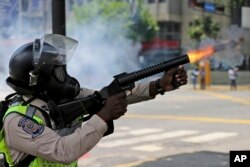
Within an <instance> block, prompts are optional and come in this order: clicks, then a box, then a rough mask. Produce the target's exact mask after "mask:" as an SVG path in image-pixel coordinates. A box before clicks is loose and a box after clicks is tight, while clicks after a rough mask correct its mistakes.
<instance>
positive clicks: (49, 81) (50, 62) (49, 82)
mask: <svg viewBox="0 0 250 167" xmlns="http://www.w3.org/2000/svg"><path fill="white" fill-rule="evenodd" d="M76 46H77V41H76V40H74V39H72V38H68V37H65V36H63V35H58V34H48V35H45V36H44V37H43V38H42V39H36V40H35V41H34V43H33V58H34V59H33V65H34V69H33V70H32V71H30V72H29V75H30V80H29V85H30V86H34V85H36V84H37V83H38V82H39V80H40V79H41V78H42V80H43V82H44V85H43V86H44V87H45V91H47V94H48V95H49V96H50V98H52V99H53V100H57V101H60V100H66V99H73V98H74V97H76V96H77V95H78V93H79V91H80V84H79V82H78V81H77V80H76V79H75V78H73V77H71V76H70V75H68V73H67V70H66V64H67V62H68V61H69V59H70V57H71V56H72V55H73V52H74V50H75V48H76Z"/></svg>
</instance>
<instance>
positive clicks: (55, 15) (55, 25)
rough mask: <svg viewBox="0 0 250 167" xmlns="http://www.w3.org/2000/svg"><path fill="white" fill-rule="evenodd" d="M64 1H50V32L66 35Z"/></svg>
mask: <svg viewBox="0 0 250 167" xmlns="http://www.w3.org/2000/svg"><path fill="white" fill-rule="evenodd" d="M65 13H66V12H65V0H52V32H53V34H61V35H66V14H65Z"/></svg>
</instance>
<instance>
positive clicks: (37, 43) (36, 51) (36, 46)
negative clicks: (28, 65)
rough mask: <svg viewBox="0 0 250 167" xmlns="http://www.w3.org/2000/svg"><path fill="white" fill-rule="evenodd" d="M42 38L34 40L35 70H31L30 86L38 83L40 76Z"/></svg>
mask: <svg viewBox="0 0 250 167" xmlns="http://www.w3.org/2000/svg"><path fill="white" fill-rule="evenodd" d="M42 42H43V41H42V40H41V39H35V41H34V42H33V62H34V70H33V71H30V72H29V75H30V79H29V86H35V85H37V80H38V76H39V59H40V56H41V53H42Z"/></svg>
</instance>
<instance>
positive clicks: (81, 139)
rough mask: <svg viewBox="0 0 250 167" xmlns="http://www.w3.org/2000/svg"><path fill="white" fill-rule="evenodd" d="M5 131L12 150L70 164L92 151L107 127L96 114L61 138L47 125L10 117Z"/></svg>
mask: <svg viewBox="0 0 250 167" xmlns="http://www.w3.org/2000/svg"><path fill="white" fill-rule="evenodd" d="M4 128H5V135H6V141H7V145H8V146H9V148H11V149H13V150H19V151H21V152H24V153H27V154H30V155H34V156H39V157H41V158H44V159H46V160H49V161H53V162H59V163H64V164H68V163H71V162H73V161H75V160H77V159H78V158H80V157H81V156H82V155H83V154H85V153H86V152H88V151H89V150H91V149H92V148H93V147H94V146H95V145H96V144H97V143H98V142H99V140H100V139H101V138H102V136H103V134H104V133H105V132H106V130H107V125H106V123H105V122H104V121H103V120H102V119H101V118H99V117H98V116H96V115H94V116H93V117H92V118H90V119H89V120H88V121H87V122H86V123H85V124H84V125H83V126H82V127H81V128H78V129H76V130H75V132H74V133H72V134H71V135H68V136H64V137H61V136H59V135H58V134H57V133H55V132H54V131H53V130H51V129H49V128H48V127H46V126H42V125H38V124H36V123H34V122H33V121H30V120H27V119H25V118H24V117H22V116H20V115H18V114H10V115H9V116H7V117H6V119H5V123H4ZM14 162H15V159H14Z"/></svg>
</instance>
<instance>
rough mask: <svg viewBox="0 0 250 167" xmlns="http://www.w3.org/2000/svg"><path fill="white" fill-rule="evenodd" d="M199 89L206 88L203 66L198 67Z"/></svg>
mask: <svg viewBox="0 0 250 167" xmlns="http://www.w3.org/2000/svg"><path fill="white" fill-rule="evenodd" d="M199 74H200V89H202V90H204V89H205V88H206V79H205V77H206V73H205V68H204V67H201V69H200V72H199Z"/></svg>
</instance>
